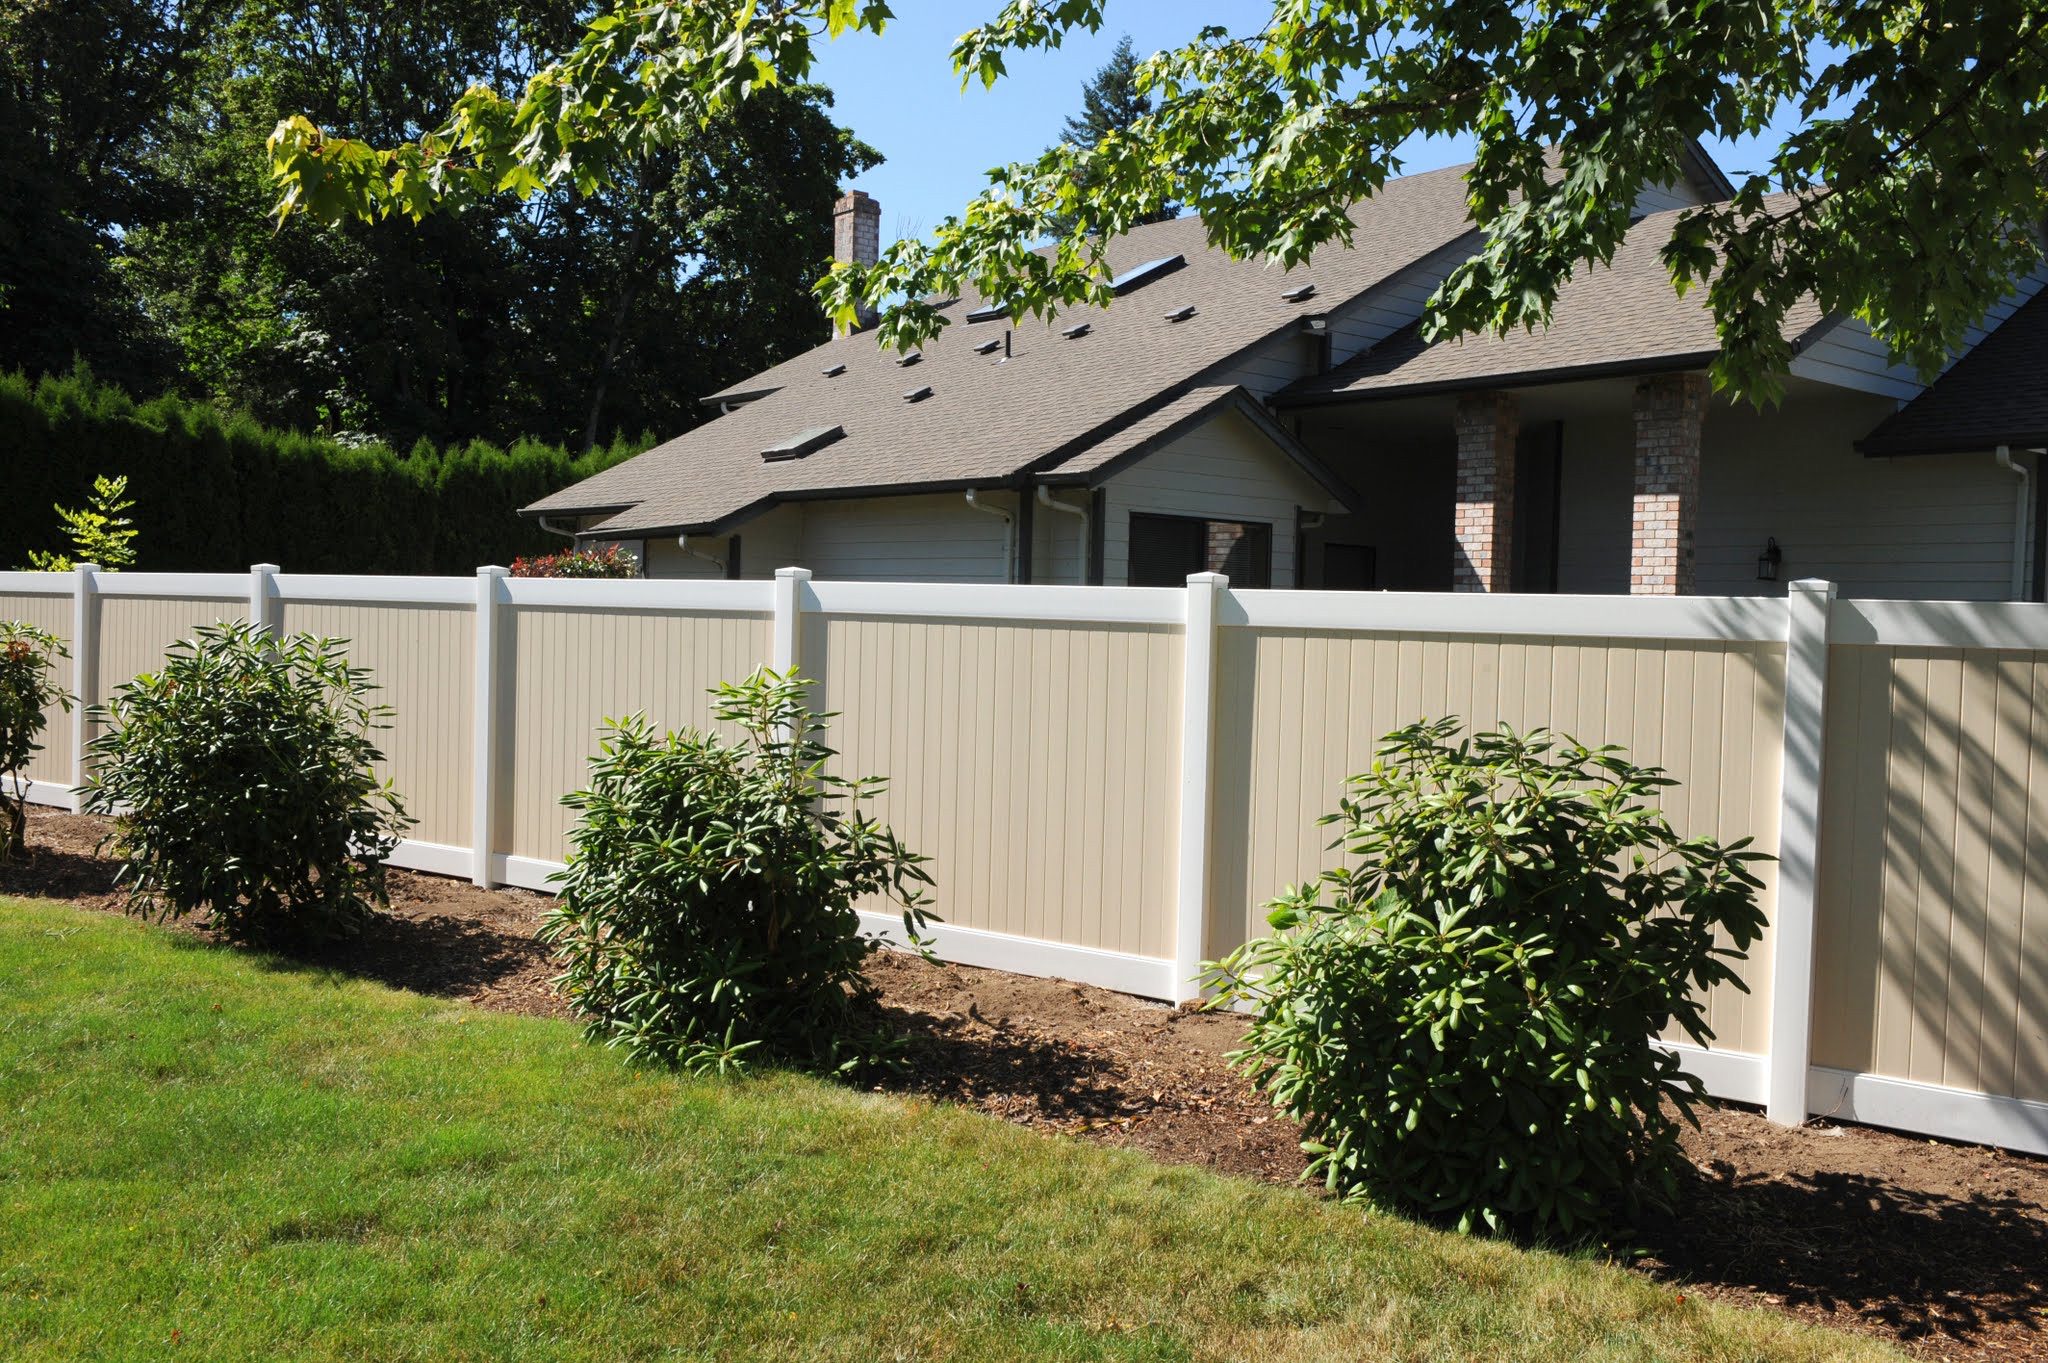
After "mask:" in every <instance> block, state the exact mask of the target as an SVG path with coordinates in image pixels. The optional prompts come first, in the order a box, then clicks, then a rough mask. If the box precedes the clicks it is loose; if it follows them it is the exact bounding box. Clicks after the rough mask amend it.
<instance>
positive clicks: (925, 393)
mask: <svg viewBox="0 0 2048 1363" xmlns="http://www.w3.org/2000/svg"><path fill="white" fill-rule="evenodd" d="M931 395H932V386H931V385H930V384H926V385H925V386H924V387H922V388H911V389H907V390H905V392H904V394H903V400H904V401H905V402H923V401H924V400H925V399H926V398H928V397H930V396H931Z"/></svg>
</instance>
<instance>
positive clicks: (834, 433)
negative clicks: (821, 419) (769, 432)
mask: <svg viewBox="0 0 2048 1363" xmlns="http://www.w3.org/2000/svg"><path fill="white" fill-rule="evenodd" d="M845 438H846V428H845V427H844V426H813V427H811V428H810V429H809V430H804V431H798V432H797V433H796V434H795V435H793V436H791V437H790V438H789V439H787V440H785V441H783V442H782V443H781V444H780V445H770V446H769V447H768V448H767V449H765V450H762V451H761V462H762V463H764V464H781V463H786V462H788V461H789V460H791V459H801V458H803V457H804V456H805V455H807V454H810V453H812V452H814V451H817V450H822V449H824V448H825V447H826V446H827V445H829V444H831V443H832V442H833V441H835V440H843V439H845Z"/></svg>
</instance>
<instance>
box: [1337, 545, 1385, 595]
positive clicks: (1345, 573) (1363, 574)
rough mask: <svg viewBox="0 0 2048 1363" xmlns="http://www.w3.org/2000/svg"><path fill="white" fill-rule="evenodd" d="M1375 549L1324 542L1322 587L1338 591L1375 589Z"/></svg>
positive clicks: (1377, 572) (1377, 562) (1377, 557)
mask: <svg viewBox="0 0 2048 1363" xmlns="http://www.w3.org/2000/svg"><path fill="white" fill-rule="evenodd" d="M1379 575H1380V555H1379V551H1378V550H1377V549H1375V548H1373V547H1372V546H1371V545H1370V544H1325V545H1324V546H1323V586H1325V587H1327V588H1328V589H1330V590H1331V591H1338V592H1369V591H1372V590H1374V589H1375V588H1377V587H1378V586H1379V585H1380V584H1379Z"/></svg>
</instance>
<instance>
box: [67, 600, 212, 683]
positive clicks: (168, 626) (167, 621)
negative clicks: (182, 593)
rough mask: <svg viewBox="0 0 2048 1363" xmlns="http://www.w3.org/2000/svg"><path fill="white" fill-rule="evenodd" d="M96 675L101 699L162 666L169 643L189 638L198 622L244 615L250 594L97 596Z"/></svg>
mask: <svg viewBox="0 0 2048 1363" xmlns="http://www.w3.org/2000/svg"><path fill="white" fill-rule="evenodd" d="M94 608H95V609H96V610H98V612H99V630H100V648H99V664H100V665H99V679H98V683H97V689H96V693H95V694H96V698H97V699H99V700H102V701H104V700H106V699H108V698H109V697H111V696H112V695H113V694H114V691H115V689H116V688H117V687H120V686H121V685H123V684H124V683H126V682H129V681H132V680H134V679H135V678H136V677H139V676H141V675H142V674H143V673H145V672H155V671H157V670H158V669H160V668H161V667H162V666H163V663H164V655H165V654H166V653H168V652H169V651H170V649H171V646H172V645H173V644H176V643H179V642H181V641H183V640H186V639H190V638H191V637H192V634H193V631H194V630H196V629H198V627H199V626H201V625H216V624H220V623H221V622H223V621H228V620H246V619H248V618H249V598H248V595H247V594H246V593H244V594H243V595H241V596H223V597H217V598H214V597H208V598H194V597H161V596H98V597H95V598H94Z"/></svg>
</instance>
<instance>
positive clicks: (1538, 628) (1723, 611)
mask: <svg viewBox="0 0 2048 1363" xmlns="http://www.w3.org/2000/svg"><path fill="white" fill-rule="evenodd" d="M1219 623H1221V624H1223V625H1226V626H1235V627H1239V628H1244V627H1250V628H1256V629H1344V630H1368V631H1374V632H1381V633H1420V634H1435V635H1443V634H1516V635H1538V636H1561V637H1570V638H1593V637H1600V638H1612V639H1713V640H1722V641H1735V642H1744V643H1778V642H1781V641H1783V639H1784V638H1785V605H1784V602H1782V601H1780V600H1777V599H1775V598H1772V597H1764V596H1662V597H1658V596H1548V595H1518V594H1511V593H1489V592H1323V591H1284V590H1279V591H1265V590H1262V591H1233V592H1231V593H1230V595H1229V597H1228V598H1227V599H1226V600H1225V603H1224V606H1223V611H1222V614H1221V616H1220V619H1219Z"/></svg>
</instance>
